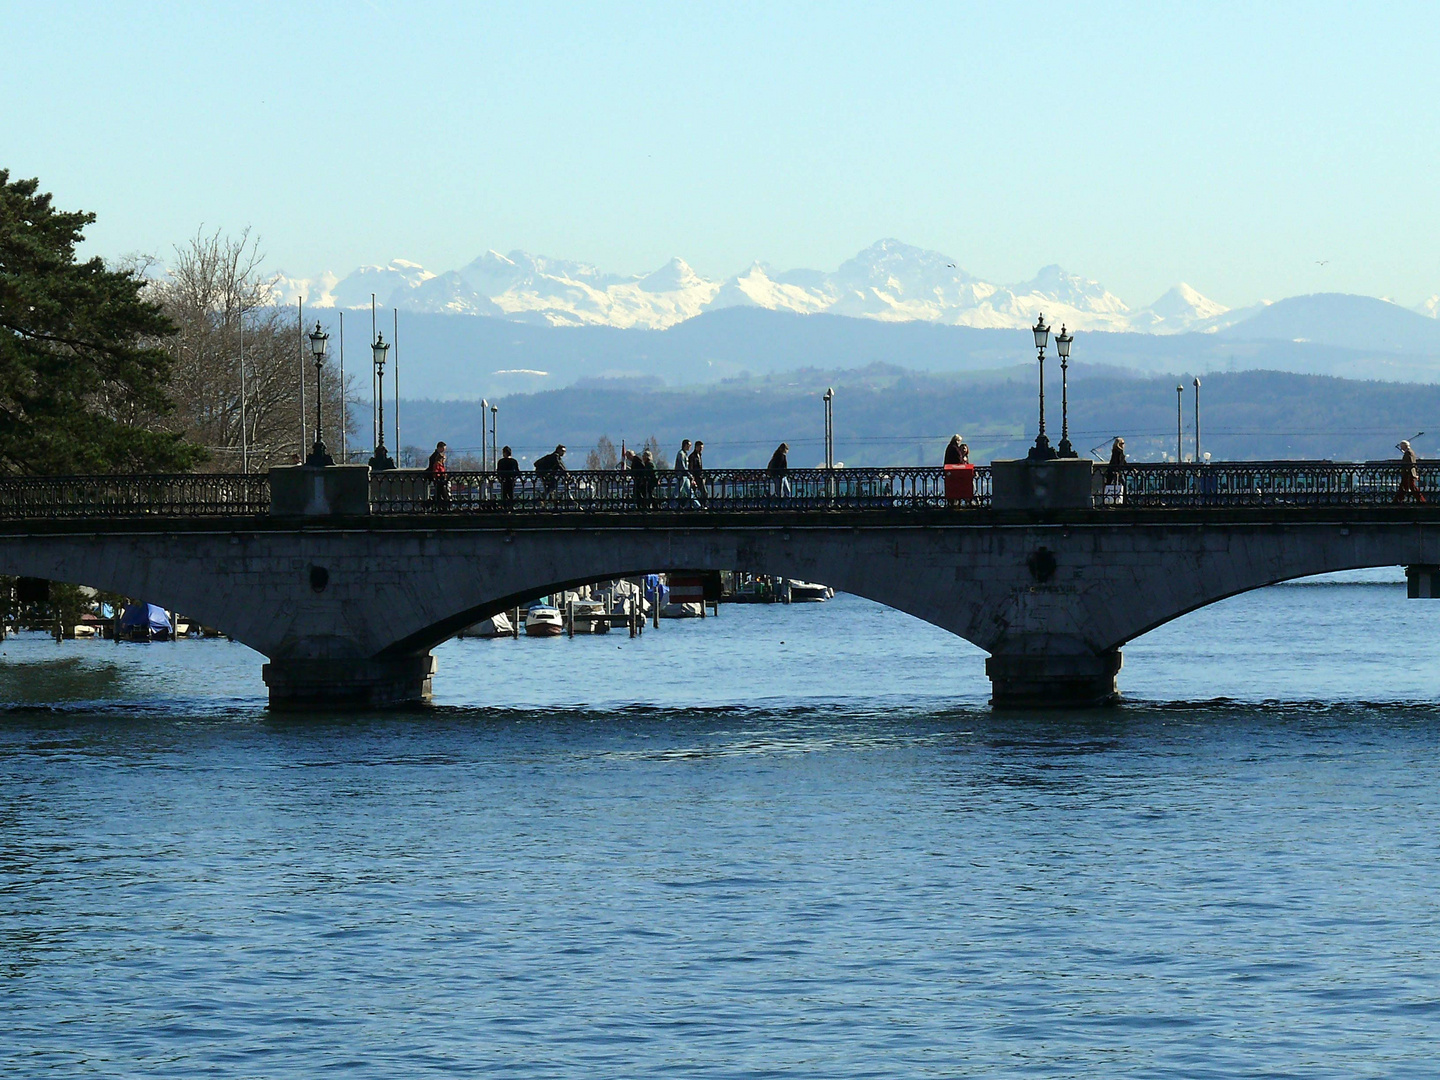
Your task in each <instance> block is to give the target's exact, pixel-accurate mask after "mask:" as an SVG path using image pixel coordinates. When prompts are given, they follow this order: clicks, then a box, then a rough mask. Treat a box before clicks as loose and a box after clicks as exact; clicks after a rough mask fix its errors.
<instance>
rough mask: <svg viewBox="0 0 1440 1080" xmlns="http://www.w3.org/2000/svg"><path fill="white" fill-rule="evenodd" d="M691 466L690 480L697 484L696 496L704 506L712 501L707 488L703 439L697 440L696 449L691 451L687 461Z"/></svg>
mask: <svg viewBox="0 0 1440 1080" xmlns="http://www.w3.org/2000/svg"><path fill="white" fill-rule="evenodd" d="M687 464H688V466H689V468H690V482H691V483H692V484H694V485H695V497H696V498H697V499H699V500H700V505H701V506H704V505H706V504H707V503H709V501H710V496H709V493H707V492H706V490H705V443H704V441H703V440H701V439H696V440H695V449H694V450H691V451H690V460H689V461H688V462H687Z"/></svg>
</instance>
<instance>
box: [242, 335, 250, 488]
mask: <svg viewBox="0 0 1440 1080" xmlns="http://www.w3.org/2000/svg"><path fill="white" fill-rule="evenodd" d="M240 471H241V472H243V473H249V472H250V433H249V431H248V430H247V429H246V426H245V310H244V308H241V310H240Z"/></svg>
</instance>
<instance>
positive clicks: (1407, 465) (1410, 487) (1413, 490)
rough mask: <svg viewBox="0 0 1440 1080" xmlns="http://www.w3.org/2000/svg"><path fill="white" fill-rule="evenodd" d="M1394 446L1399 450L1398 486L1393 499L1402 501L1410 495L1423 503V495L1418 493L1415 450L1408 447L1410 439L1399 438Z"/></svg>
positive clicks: (1418, 480)
mask: <svg viewBox="0 0 1440 1080" xmlns="http://www.w3.org/2000/svg"><path fill="white" fill-rule="evenodd" d="M1395 448H1396V449H1397V450H1399V451H1400V487H1399V489H1398V490H1396V492H1395V501H1396V502H1397V503H1399V502H1404V501H1405V497H1406V496H1407V495H1410V496H1413V497H1414V499H1415V501H1416V502H1421V503H1423V502H1424V501H1425V496H1424V495H1422V494H1420V467H1419V465H1418V464H1417V463H1416V461H1415V451H1414V450H1412V449H1410V441H1409V440H1408V439H1401V440H1400V441H1399V442H1398V443H1397V444H1396V446H1395Z"/></svg>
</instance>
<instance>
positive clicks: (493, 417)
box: [490, 404, 500, 470]
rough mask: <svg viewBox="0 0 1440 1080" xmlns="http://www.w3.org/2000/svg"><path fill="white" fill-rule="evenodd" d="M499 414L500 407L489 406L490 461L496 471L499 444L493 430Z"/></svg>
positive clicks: (498, 461) (498, 459)
mask: <svg viewBox="0 0 1440 1080" xmlns="http://www.w3.org/2000/svg"><path fill="white" fill-rule="evenodd" d="M499 414H500V406H499V405H494V404H492V405H491V406H490V461H491V462H492V463H493V465H494V467H495V468H496V469H497V470H498V469H499V468H500V449H499V446H500V444H499V443H498V442H497V441H496V438H495V428H496V425H498V424H499V422H500V419H499Z"/></svg>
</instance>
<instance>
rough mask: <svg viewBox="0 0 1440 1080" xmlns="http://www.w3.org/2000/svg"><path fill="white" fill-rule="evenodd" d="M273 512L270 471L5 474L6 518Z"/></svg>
mask: <svg viewBox="0 0 1440 1080" xmlns="http://www.w3.org/2000/svg"><path fill="white" fill-rule="evenodd" d="M269 512H270V481H269V479H268V478H267V477H266V476H265V475H264V474H256V473H252V474H249V475H236V474H229V473H186V474H180V475H166V476H139V475H127V476H11V477H4V478H0V520H11V521H14V520H29V519H53V518H80V517H86V518H93V517H102V518H104V517H113V518H128V517H152V516H153V517H167V518H168V517H228V516H248V515H255V514H268V513H269Z"/></svg>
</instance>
